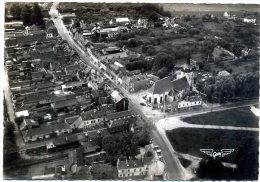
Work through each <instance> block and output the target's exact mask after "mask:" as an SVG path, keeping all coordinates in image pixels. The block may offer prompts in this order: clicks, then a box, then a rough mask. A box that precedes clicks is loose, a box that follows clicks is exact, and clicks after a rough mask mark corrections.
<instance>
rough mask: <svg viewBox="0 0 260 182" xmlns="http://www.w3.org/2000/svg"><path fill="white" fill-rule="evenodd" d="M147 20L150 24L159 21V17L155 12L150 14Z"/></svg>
mask: <svg viewBox="0 0 260 182" xmlns="http://www.w3.org/2000/svg"><path fill="white" fill-rule="evenodd" d="M148 19H149V20H150V21H152V22H157V21H158V20H159V16H158V14H157V13H156V12H152V13H151V14H150V15H149V16H148Z"/></svg>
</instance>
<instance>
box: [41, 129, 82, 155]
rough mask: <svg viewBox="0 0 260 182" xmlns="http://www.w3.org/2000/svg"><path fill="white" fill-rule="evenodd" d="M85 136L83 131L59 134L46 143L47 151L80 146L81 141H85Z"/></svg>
mask: <svg viewBox="0 0 260 182" xmlns="http://www.w3.org/2000/svg"><path fill="white" fill-rule="evenodd" d="M86 139H87V136H86V134H84V133H75V134H71V135H68V136H65V135H63V136H59V137H57V138H53V139H52V140H50V141H48V142H47V143H46V149H47V150H48V152H57V151H60V150H64V149H68V148H77V147H80V146H81V142H84V141H86Z"/></svg>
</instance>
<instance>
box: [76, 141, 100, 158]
mask: <svg viewBox="0 0 260 182" xmlns="http://www.w3.org/2000/svg"><path fill="white" fill-rule="evenodd" d="M80 144H81V146H82V148H83V154H84V155H85V154H91V153H95V152H99V151H100V149H101V147H100V146H99V145H96V144H94V142H81V143H80Z"/></svg>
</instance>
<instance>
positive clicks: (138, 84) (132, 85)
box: [122, 74, 151, 93]
mask: <svg viewBox="0 0 260 182" xmlns="http://www.w3.org/2000/svg"><path fill="white" fill-rule="evenodd" d="M122 80H123V83H122V85H123V87H124V88H125V89H126V90H127V91H128V92H129V93H135V92H138V91H140V90H144V89H148V88H149V87H150V86H151V80H150V79H149V77H147V76H145V75H141V74H139V75H133V76H130V77H129V76H123V79H122Z"/></svg>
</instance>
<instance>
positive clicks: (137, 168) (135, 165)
mask: <svg viewBox="0 0 260 182" xmlns="http://www.w3.org/2000/svg"><path fill="white" fill-rule="evenodd" d="M117 171H118V177H119V178H128V179H129V178H132V177H134V176H141V177H143V178H144V177H145V176H146V175H147V169H146V167H145V166H144V163H143V162H142V160H138V159H131V160H127V159H126V160H124V161H120V160H119V159H118V161H117Z"/></svg>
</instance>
